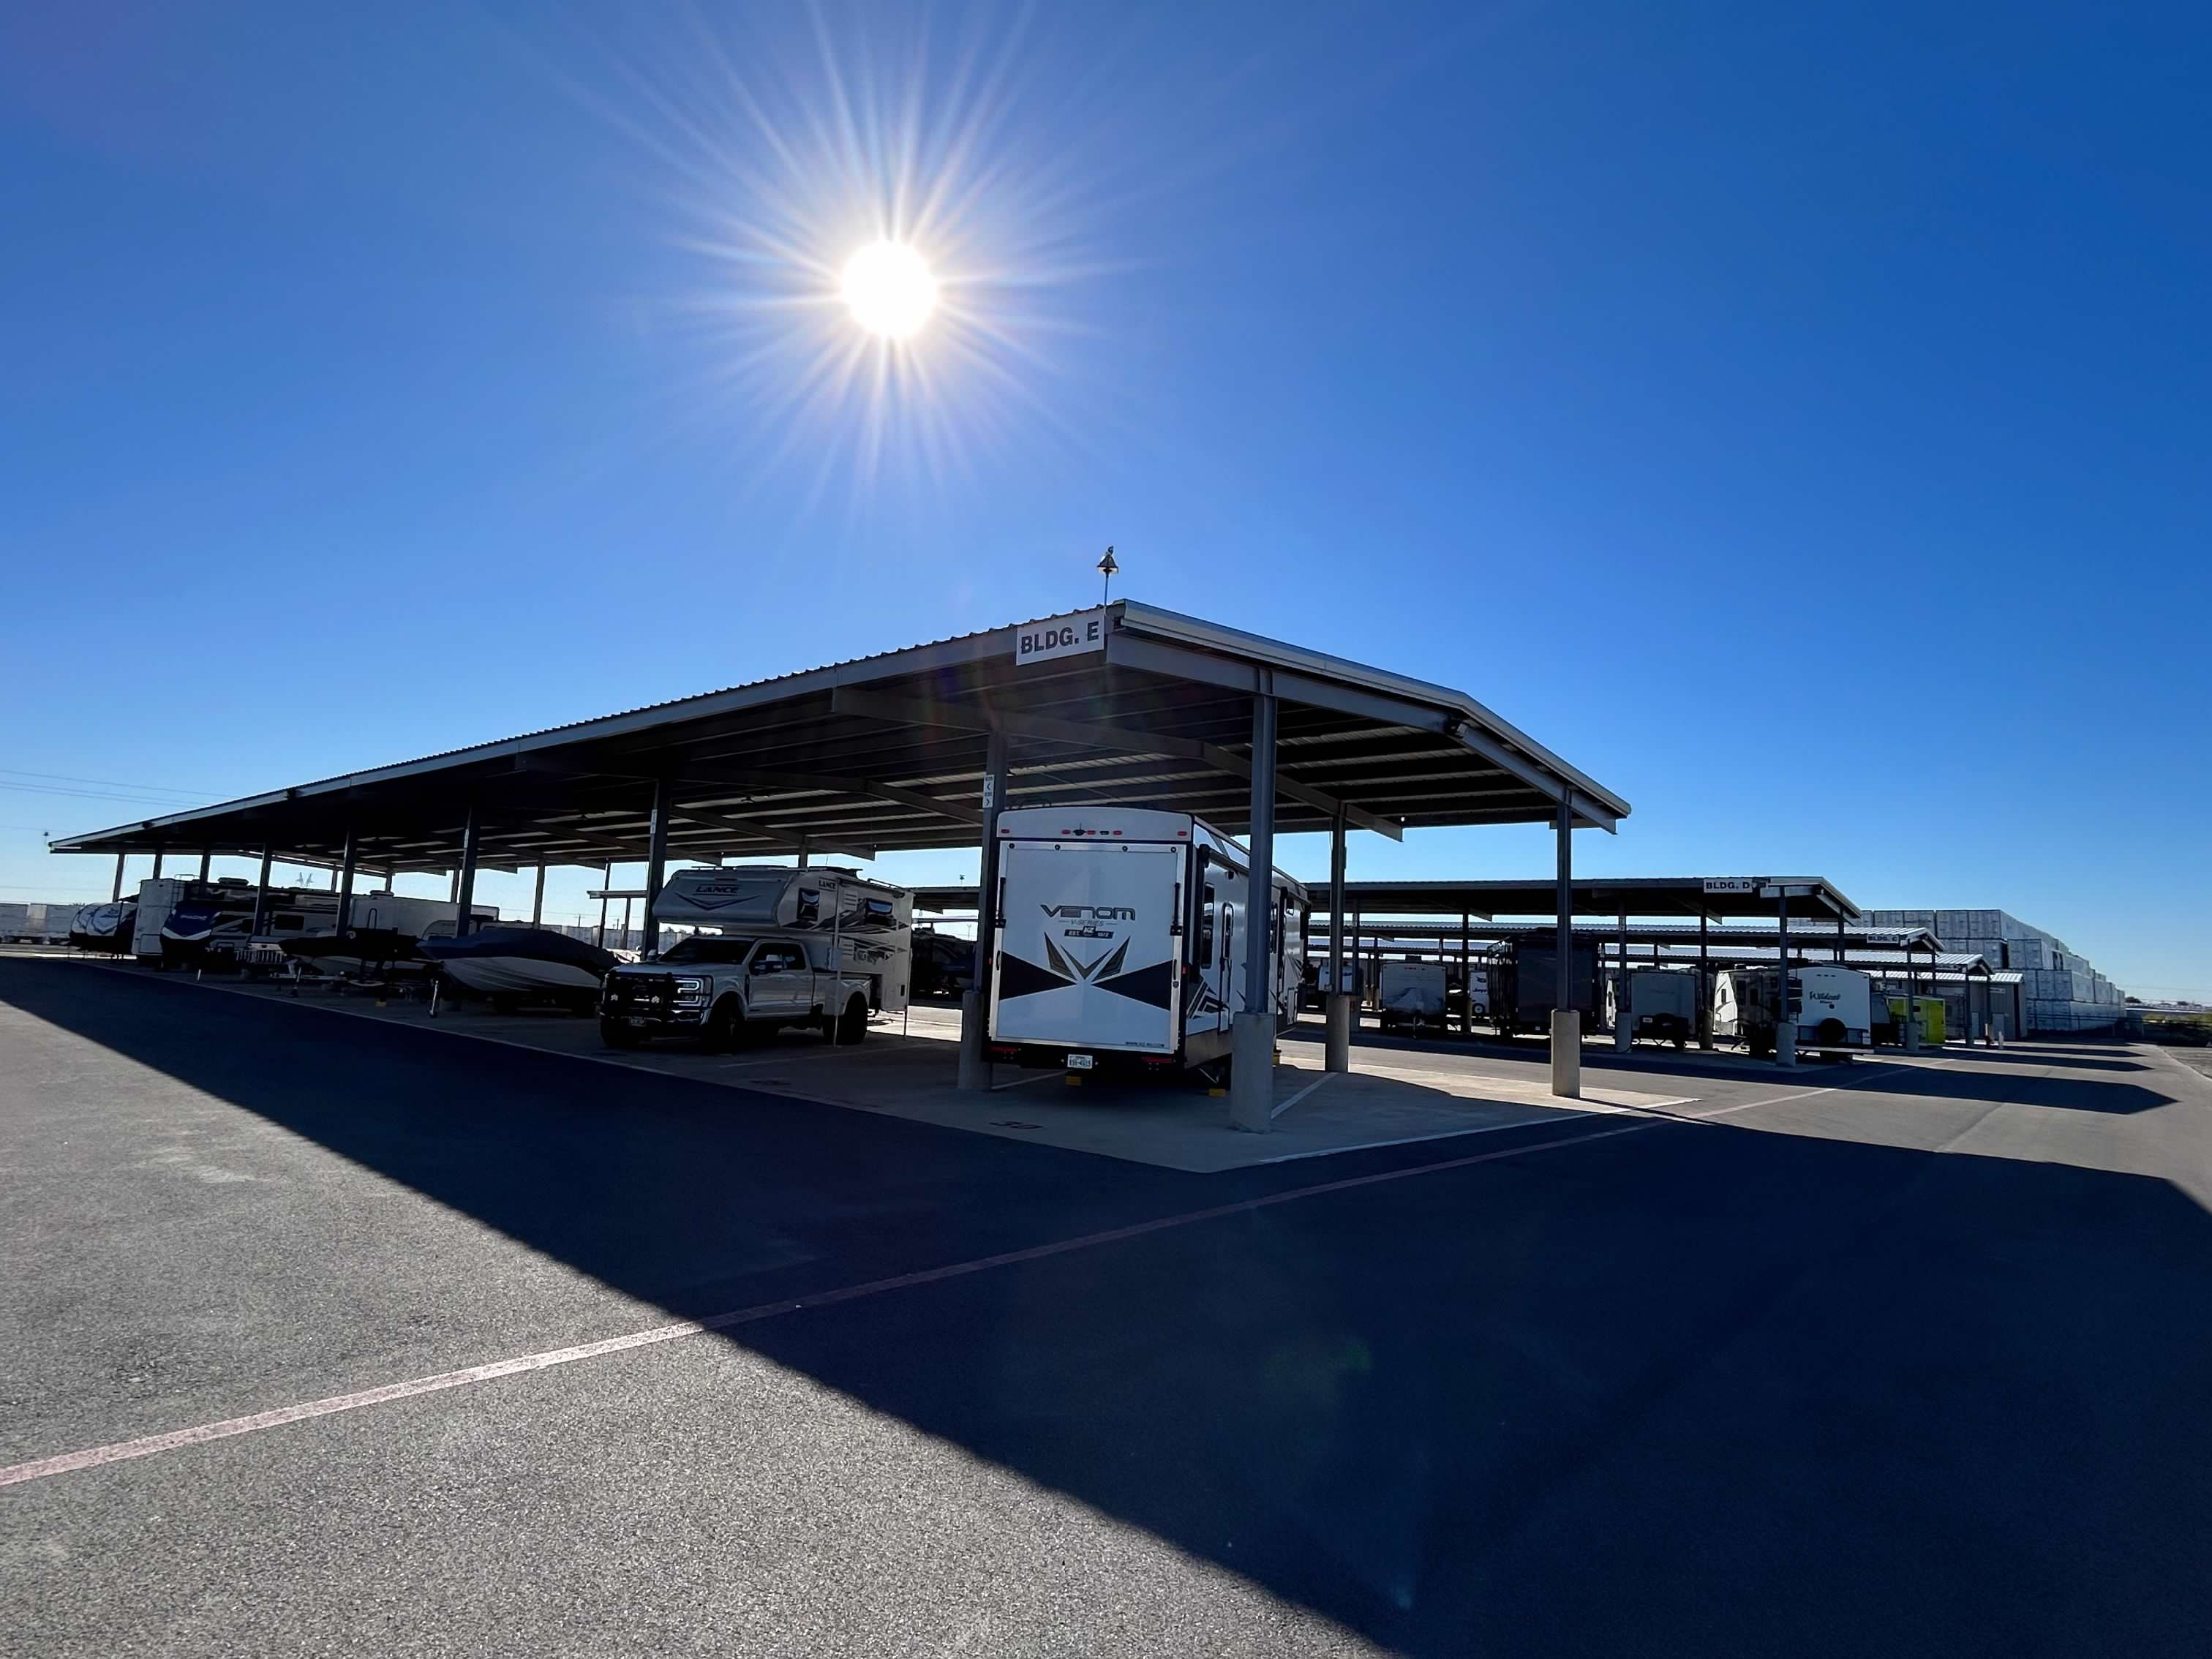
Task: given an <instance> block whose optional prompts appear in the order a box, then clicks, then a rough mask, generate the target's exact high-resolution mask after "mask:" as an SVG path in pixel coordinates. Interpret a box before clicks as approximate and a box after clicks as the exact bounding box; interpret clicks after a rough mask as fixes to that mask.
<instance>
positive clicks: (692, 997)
mask: <svg viewBox="0 0 2212 1659" xmlns="http://www.w3.org/2000/svg"><path fill="white" fill-rule="evenodd" d="M676 1000H677V1001H678V1003H679V1004H685V1003H688V1004H696V1003H702V1002H704V1001H705V1000H707V981H705V980H703V979H679V980H678V981H676Z"/></svg>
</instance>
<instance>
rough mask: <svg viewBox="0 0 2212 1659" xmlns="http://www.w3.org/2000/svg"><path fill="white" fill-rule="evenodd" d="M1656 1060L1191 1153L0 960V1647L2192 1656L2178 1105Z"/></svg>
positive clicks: (2077, 1060) (2200, 1203)
mask: <svg viewBox="0 0 2212 1659" xmlns="http://www.w3.org/2000/svg"><path fill="white" fill-rule="evenodd" d="M1434 1063H1436V1064H1438V1065H1450V1064H1458V1063H1464V1064H1467V1065H1469V1066H1491V1067H1496V1066H1500V1065H1502V1064H1511V1063H1516V1062H1512V1061H1510V1060H1509V1061H1501V1060H1499V1059H1498V1058H1497V1057H1496V1056H1494V1055H1474V1056H1469V1057H1467V1058H1465V1059H1464V1060H1455V1059H1453V1058H1451V1057H1450V1055H1449V1052H1448V1051H1443V1050H1438V1051H1437V1057H1436V1059H1435V1062H1434ZM1519 1063H1525V1064H1527V1065H1529V1066H1539V1065H1541V1056H1540V1055H1539V1054H1536V1053H1535V1051H1534V1050H1533V1049H1532V1050H1531V1052H1530V1055H1529V1057H1528V1059H1527V1060H1525V1061H1522V1062H1519ZM1586 1063H1588V1064H1589V1066H1590V1067H1591V1069H1592V1072H1593V1074H1596V1075H1602V1074H1606V1073H1607V1066H1605V1064H1604V1062H1603V1061H1601V1060H1600V1059H1599V1058H1598V1057H1597V1056H1595V1054H1593V1055H1592V1056H1591V1057H1590V1059H1589V1061H1588V1062H1586ZM1660 1064H1661V1065H1662V1067H1663V1064H1664V1062H1661V1063H1660ZM1698 1066H1699V1062H1698V1061H1697V1060H1695V1059H1694V1057H1693V1058H1692V1060H1690V1062H1689V1063H1688V1065H1687V1066H1686V1067H1685V1068H1684V1070H1683V1072H1682V1073H1681V1075H1685V1076H1693V1077H1695V1079H1696V1086H1695V1087H1693V1088H1692V1087H1682V1088H1680V1089H1679V1090H1676V1091H1673V1092H1678V1093H1680V1094H1684V1095H1694V1096H1695V1097H1696V1099H1695V1102H1694V1103H1693V1104H1692V1106H1690V1107H1687V1108H1685V1109H1683V1110H1682V1111H1681V1112H1680V1113H1672V1114H1669V1113H1653V1114H1649V1115H1612V1116H1608V1117H1605V1118H1585V1119H1574V1120H1568V1121H1564V1122H1561V1123H1558V1124H1552V1125H1545V1124H1538V1125H1534V1126H1529V1127H1520V1128H1515V1129H1512V1130H1508V1131H1501V1132H1498V1133H1490V1134H1485V1135H1480V1136H1471V1137H1465V1138H1461V1139H1454V1140H1447V1141H1441V1142H1429V1143H1425V1144H1422V1145H1419V1146H1407V1147H1394V1148H1385V1149H1379V1150H1376V1151H1372V1152H1361V1153H1354V1154H1346V1155H1343V1156H1340V1157H1335V1158H1323V1159H1310V1160H1306V1161H1304V1162H1301V1163H1297V1164H1286V1165H1279V1166H1269V1167H1261V1168H1256V1169H1248V1170H1236V1171H1231V1172H1227V1173H1225V1174H1219V1175H1203V1176H1202V1175H1191V1174H1184V1173H1181V1172H1177V1171H1174V1170H1155V1169H1148V1168H1144V1167H1141V1166H1138V1165H1133V1164H1127V1163H1124V1162H1121V1161H1117V1160H1112V1159H1106V1158H1096V1157H1092V1156H1089V1155H1086V1154H1084V1153H1080V1152H1066V1151H1061V1150H1056V1149H1054V1148H1051V1147H1045V1146H1027V1145H1023V1144H1021V1143H1019V1142H1015V1141H1011V1140H1007V1139H1000V1138H994V1137H987V1136H981V1135H974V1134H967V1133H960V1132H958V1131H956V1130H951V1129H945V1128H940V1127H933V1126H931V1125H927V1124H921V1123H914V1122H907V1121H899V1120H896V1119H892V1118H889V1117H885V1116H883V1115H876V1114H870V1113H866V1112H858V1111H847V1110H841V1109H831V1108H825V1107H821V1106H814V1105H809V1104H806V1103H802V1102H797V1101H792V1100H788V1099H780V1098H775V1097H769V1096H766V1095H762V1094H757V1093H754V1092H751V1091H745V1090H744V1089H732V1088H728V1087H718V1086H712V1085H702V1084H693V1083H689V1082H684V1081H680V1080H671V1079H665V1078H659V1077H655V1076H652V1075H648V1074H645V1073H627V1072H624V1071H622V1070H620V1069H617V1068H612V1067H608V1066H596V1065H592V1064H589V1063H586V1062H582V1061H579V1060H572V1059H568V1058H564V1057H562V1056H558V1055H551V1054H530V1053H526V1052H524V1051H521V1050H517V1049H512V1048H498V1047H494V1046H492V1045H489V1044H483V1043H479V1042H471V1041H470V1040H469V1039H467V1038H466V1037H465V1036H456V1035H453V1034H452V1033H450V1032H442V1031H441V1032H431V1031H421V1030H395V1029H386V1028H382V1027H379V1026H377V1025H375V1024H372V1023H370V1022H367V1021H361V1020H355V1019H349V1018H345V1017H343V1016H342V1015H338V1014H335V1013H332V1012H328V1011H325V1010H322V1009H319V1008H317V1007H314V1006H310V1005H289V1004H276V1005H270V1004H267V1003H264V1002H259V1001H257V1000H252V999H246V998H240V997H232V996H225V995H222V994H216V993H215V992H213V991H211V990H209V989H207V988H204V987H196V986H193V985H191V984H190V983H185V982H172V981H159V980H150V979H146V978H143V977H131V976H127V975H117V974H112V973H107V972H104V971H102V970H100V969H97V968H95V967H92V966H90V965H88V964H85V963H72V962H54V961H28V960H0V1177H3V1178H0V1262H4V1265H5V1267H6V1271H5V1272H4V1273H0V1329H4V1330H5V1331H6V1332H7V1333H8V1334H9V1340H7V1342H6V1343H4V1344H0V1465H9V1466H12V1467H13V1468H14V1469H15V1470H16V1471H17V1472H19V1473H18V1475H17V1478H15V1479H13V1480H12V1481H11V1482H10V1483H9V1484H7V1485H5V1486H0V1651H5V1652H8V1653H21V1654H25V1655H30V1654H37V1655H64V1654H101V1655H125V1654H141V1653H143V1654H156V1653H158V1654H162V1655H194V1654H209V1655H215V1654H235V1653H242V1652H252V1653H286V1654H290V1653H315V1654H325V1653H331V1654H336V1653H348V1654H350V1653H362V1654H368V1653H378V1654H385V1653H392V1654H401V1653H405V1654H412V1653H424V1654H428V1653H449V1652H453V1651H456V1650H464V1649H465V1650H471V1651H474V1652H479V1653H491V1654H505V1653H513V1654H550V1653H568V1652H576V1653H586V1652H588V1653H595V1654H599V1653H631V1652H635V1653H669V1652H708V1651H745V1652H760V1653H792V1654H799V1653H806V1654H816V1653H853V1654H870V1655H875V1654H894V1653H897V1654H903V1653H915V1654H933V1653H946V1652H959V1653H982V1654H1000V1653H1029V1652H1036V1653H1092V1652H1147V1653H1223V1654H1228V1653H1255V1654H1258V1653H1292V1652H1297V1653H1304V1652H1316V1653H1319V1652H1354V1651H1365V1650H1372V1649H1376V1648H1381V1649H1387V1650H1402V1651H1408V1652H1414V1653H1458V1652H1480V1653H1520V1652H1527V1653H1542V1654H1547V1655H1559V1654H1582V1653H1589V1654H1600V1653H1602V1654H1607V1655H1620V1654H1623V1653H1635V1654H1665V1653H1681V1654H1692V1653H1695V1654H1699V1655H1710V1654H1713V1653H1718V1652H1736V1653H1741V1652H1768V1651H1785V1650H1786V1651H1788V1652H1790V1653H1791V1654H1794V1655H1802V1654H1826V1653H1833V1654H1863V1653H1869V1652H1883V1653H1942V1654H1946V1655H1958V1654H1981V1653H1989V1654H1997V1653H2004V1654H2019V1653H2033V1652H2046V1653H2068V1654H2077V1653H2084V1652H2118V1651H2123V1650H2124V1651H2128V1652H2130V1653H2135V1654H2142V1653H2147V1652H2148V1653H2160V1654H2163V1653H2176V1654H2179V1653H2190V1654H2200V1653H2203V1652H2204V1651H2206V1650H2208V1649H2212V1585H2208V1575H2207V1574H2206V1573H2205V1572H2204V1571H2203V1560H2204V1559H2205V1557H2206V1553H2207V1545H2208V1544H2209V1543H2212V1485H2208V1483H2207V1481H2206V1480H2204V1478H2203V1470H2204V1469H2205V1468H2208V1467H2212V1457H2208V1454H2212V1417H2208V1413H2207V1411H2206V1409H2205V1402H2206V1401H2207V1400H2208V1399H2212V1334H2208V1330H2207V1322H2206V1320H2205V1318H2204V1314H2203V1310H2205V1309H2206V1308H2208V1307H2212V1214H2208V1209H2207V1206H2208V1205H2209V1204H2212V1085H2208V1083H2207V1082H2206V1080H2205V1079H2203V1078H2201V1077H2198V1076H2197V1075H2196V1074H2194V1073H2191V1072H2189V1071H2188V1070H2187V1069H2186V1068H2185V1067H2183V1066H2179V1065H2178V1064H2176V1063H2175V1062H2174V1061H2172V1060H2171V1059H2170V1058H2169V1057H2166V1056H2164V1055H2161V1054H2158V1053H2157V1052H2156V1051H2154V1050H2153V1049H2151V1048H2146V1047H2134V1048H2129V1047H2124V1046H2100V1045H2087V1044H2082V1045H2047V1046H2046V1045H2033V1046H2028V1047H2022V1048H2015V1049H2011V1050H2008V1051H2006V1052H2004V1053H2003V1054H1997V1055H1990V1054H1976V1055H1966V1056H1947V1057H1943V1058H1940V1059H1929V1060H1925V1061H1923V1062H1918V1063H1907V1062H1905V1061H1903V1060H1893V1061H1887V1062H1884V1063H1881V1064H1878V1065H1861V1066H1854V1067H1850V1068H1848V1069H1846V1070H1832V1069H1823V1070H1820V1071H1815V1072H1808V1073H1802V1074H1799V1075H1796V1076H1785V1075H1784V1074H1780V1073H1763V1072H1759V1071H1756V1070H1753V1069H1750V1068H1745V1067H1741V1066H1721V1065H1713V1066H1706V1067H1705V1069H1704V1072H1703V1073H1699V1070H1698ZM1654 1074H1655V1073H1654V1071H1653V1067H1652V1065H1651V1064H1650V1063H1647V1062H1644V1061H1638V1062H1637V1063H1636V1064H1635V1065H1633V1066H1630V1067H1626V1068H1620V1069H1619V1072H1618V1077H1619V1079H1620V1083H1621V1085H1622V1086H1625V1087H1628V1088H1632V1089H1641V1090H1645V1091H1650V1090H1651V1089H1652V1087H1653V1085H1652V1083H1651V1081H1650V1079H1651V1078H1652V1077H1653V1075H1654ZM1048 1106H1049V1103H1033V1102H1032V1103H1024V1110H1038V1109H1048ZM738 1310H745V1316H744V1318H743V1319H742V1320H738V1321H733V1322H728V1323H726V1324H722V1325H720V1327H719V1328H713V1329H709V1330H706V1331H703V1332H697V1333H695V1334H671V1332H670V1329H669V1328H670V1327H671V1322H678V1321H708V1322H713V1321H714V1320H715V1319H716V1318H717V1316H725V1315H729V1314H732V1312H735V1311H738ZM654 1332H658V1333H659V1334H660V1336H659V1339H657V1340H650V1341H641V1342H639V1343H637V1344H635V1345H633V1346H617V1347H615V1348H613V1349H611V1350H610V1351H606V1352H592V1353H589V1354H581V1355H580V1354H576V1353H574V1352H570V1351H572V1350H573V1349H574V1347H575V1346H577V1345H585V1344H592V1343H595V1342H599V1341H601V1340H605V1339H611V1338H623V1337H626V1336H635V1335H638V1334H643V1333H654ZM532 1356H534V1357H536V1359H533V1361H532V1367H531V1368H525V1369H510V1370H505V1371H502V1372H500V1373H498V1374H493V1375H483V1374H479V1373H477V1372H475V1371H472V1370H470V1369H469V1368H473V1367H481V1366H484V1365H487V1364H495V1363H496V1362H501V1361H511V1360H519V1359H522V1358H528V1357H532ZM548 1357H550V1358H554V1359H556V1360H557V1362H558V1363H552V1364H538V1363H537V1362H538V1360H543V1359H544V1358H548ZM457 1377H458V1379H459V1380H456V1378H457ZM426 1378H441V1379H442V1380H441V1382H440V1383H438V1385H437V1386H435V1388H434V1389H433V1388H427V1387H425V1386H422V1379H426ZM392 1385H410V1387H409V1388H404V1389H398V1391H396V1393H395V1394H394V1395H393V1396H392V1397H387V1398H371V1399H366V1400H364V1399H362V1398H360V1395H361V1394H362V1392H363V1391H370V1390H378V1389H388V1388H390V1387H391V1386H392ZM313 1401H324V1402H326V1404H325V1406H322V1407H316V1410H317V1412H318V1413H319V1414H316V1415H312V1416H308V1417H306V1418H303V1419H298V1420H279V1419H282V1418H283V1415H284V1414H285V1413H288V1411H289V1408H292V1407H300V1406H301V1405H302V1404H303V1403H305V1402H313ZM257 1413H276V1414H278V1418H277V1419H266V1418H262V1419H257V1418H255V1415H254V1414H257ZM239 1419H252V1421H250V1422H249V1423H248V1424H247V1425H246V1426H245V1427H244V1428H243V1429H240V1431H236V1432H227V1433H226V1434H225V1436H224V1437H221V1438H216V1439H212V1440H209V1441H206V1442H204V1443H184V1444H179V1445H173V1446H169V1447H167V1449H160V1450H155V1451H152V1452H150V1453H149V1454H148V1455H128V1456H124V1457H121V1458H119V1459H118V1461H111V1462H90V1463H87V1464H83V1465H82V1466H80V1465H76V1464H71V1465H69V1466H66V1467H49V1466H48V1465H47V1464H46V1462H45V1460H50V1459H54V1458H57V1457H64V1456H66V1455H68V1454H72V1453H79V1452H98V1453H99V1455H101V1456H106V1455H112V1449H114V1448H117V1447H126V1448H127V1445H128V1443H131V1442H134V1441H137V1440H138V1439H139V1438H140V1437H150V1436H160V1435H163V1434H166V1433H168V1432H170V1431H179V1430H188V1429H193V1428H196V1427H199V1426H201V1425H210V1424H218V1423H229V1424H232V1425H234V1426H235V1425H237V1423H238V1420H239ZM101 1449H109V1450H101ZM26 1467H29V1468H30V1469H31V1471H32V1472H31V1473H29V1474H27V1475H26V1474H21V1473H20V1472H21V1470H23V1469H24V1468H26Z"/></svg>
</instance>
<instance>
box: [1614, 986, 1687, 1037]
mask: <svg viewBox="0 0 2212 1659" xmlns="http://www.w3.org/2000/svg"><path fill="white" fill-rule="evenodd" d="M1624 979H1625V980H1626V982H1627V986H1628V996H1627V999H1626V1000H1627V1004H1628V1006H1627V1007H1626V1009H1625V1010H1624V1009H1623V1008H1622V1007H1621V1006H1620V1005H1621V1001H1622V998H1621V994H1620V991H1621V983H1622V981H1623V980H1624ZM1605 1009H1606V1023H1607V1024H1608V1025H1610V1026H1611V1027H1612V1028H1613V1030H1615V1031H1618V1030H1620V1024H1621V1021H1622V1020H1623V1019H1626V1021H1627V1022H1628V1033H1629V1036H1630V1037H1631V1038H1636V1037H1650V1038H1652V1039H1653V1040H1655V1041H1656V1042H1671V1043H1673V1044H1674V1046H1675V1047H1676V1048H1684V1047H1686V1045H1687V1044H1688V1042H1689V1041H1690V1039H1691V1038H1692V1037H1693V1036H1697V1034H1698V970H1697V969H1694V968H1631V969H1628V971H1627V972H1626V974H1625V975H1624V974H1621V973H1620V972H1618V971H1616V972H1615V973H1614V974H1613V976H1612V977H1611V978H1610V979H1609V980H1608V981H1607V983H1606V987H1605Z"/></svg>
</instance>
